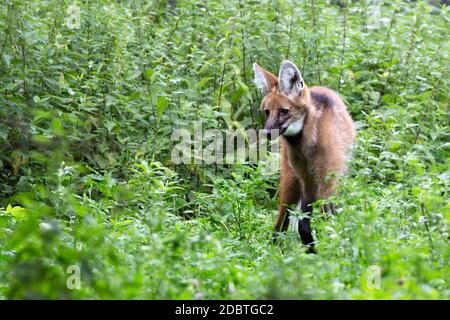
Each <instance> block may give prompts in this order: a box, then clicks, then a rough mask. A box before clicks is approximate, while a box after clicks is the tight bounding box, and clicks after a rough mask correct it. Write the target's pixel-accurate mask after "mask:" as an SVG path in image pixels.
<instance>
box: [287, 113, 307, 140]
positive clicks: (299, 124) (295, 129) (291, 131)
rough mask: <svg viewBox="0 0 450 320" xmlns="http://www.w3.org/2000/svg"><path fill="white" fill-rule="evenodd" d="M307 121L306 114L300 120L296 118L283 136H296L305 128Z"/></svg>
mask: <svg viewBox="0 0 450 320" xmlns="http://www.w3.org/2000/svg"><path fill="white" fill-rule="evenodd" d="M304 122H305V116H304V115H303V116H301V118H299V119H298V120H295V121H294V122H292V123H291V124H290V125H289V126H288V127H287V128H286V131H285V132H284V133H283V136H286V137H290V136H295V135H296V134H298V133H299V132H300V131H302V129H303V123H304Z"/></svg>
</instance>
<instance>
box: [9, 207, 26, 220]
mask: <svg viewBox="0 0 450 320" xmlns="http://www.w3.org/2000/svg"><path fill="white" fill-rule="evenodd" d="M5 211H6V213H9V214H10V215H12V216H13V217H14V218H16V219H18V220H24V219H25V218H26V217H27V210H26V209H25V208H22V207H20V206H15V207H13V206H11V204H8V206H7V207H6V210H5Z"/></svg>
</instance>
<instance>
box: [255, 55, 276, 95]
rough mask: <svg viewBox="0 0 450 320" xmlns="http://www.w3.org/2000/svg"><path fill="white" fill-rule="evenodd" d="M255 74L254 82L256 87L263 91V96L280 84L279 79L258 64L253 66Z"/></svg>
mask: <svg viewBox="0 0 450 320" xmlns="http://www.w3.org/2000/svg"><path fill="white" fill-rule="evenodd" d="M253 72H254V74H255V79H254V82H255V84H256V86H257V87H258V88H259V89H260V90H261V92H262V94H263V95H266V94H268V93H269V92H270V90H272V88H273V87H274V86H275V85H276V84H277V82H278V79H277V77H276V76H275V75H273V74H272V73H270V72H269V71H267V70H264V69H263V68H261V67H260V66H258V65H257V64H256V63H254V64H253Z"/></svg>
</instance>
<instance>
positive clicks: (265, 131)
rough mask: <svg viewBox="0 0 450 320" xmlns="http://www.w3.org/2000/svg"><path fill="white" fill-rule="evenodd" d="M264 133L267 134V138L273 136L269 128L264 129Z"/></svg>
mask: <svg viewBox="0 0 450 320" xmlns="http://www.w3.org/2000/svg"><path fill="white" fill-rule="evenodd" d="M263 133H264V134H265V135H266V137H267V139H269V140H270V139H271V138H272V134H271V132H270V130H269V129H264V131H263Z"/></svg>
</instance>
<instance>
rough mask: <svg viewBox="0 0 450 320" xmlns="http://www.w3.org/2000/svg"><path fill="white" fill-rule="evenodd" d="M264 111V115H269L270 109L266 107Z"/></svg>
mask: <svg viewBox="0 0 450 320" xmlns="http://www.w3.org/2000/svg"><path fill="white" fill-rule="evenodd" d="M264 113H265V114H266V117H269V115H270V110H269V109H266V110H264Z"/></svg>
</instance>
